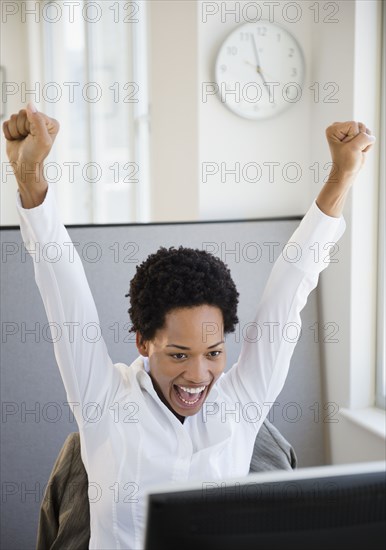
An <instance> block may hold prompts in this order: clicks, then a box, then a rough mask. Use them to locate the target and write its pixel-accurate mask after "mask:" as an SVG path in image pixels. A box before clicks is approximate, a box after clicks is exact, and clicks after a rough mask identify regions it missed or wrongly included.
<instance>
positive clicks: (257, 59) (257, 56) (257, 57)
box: [251, 33, 275, 103]
mask: <svg viewBox="0 0 386 550" xmlns="http://www.w3.org/2000/svg"><path fill="white" fill-rule="evenodd" d="M251 36H252V41H253V48H254V50H255V55H256V61H257V67H256V70H257V72H258V73H259V75H260V76H261V78H262V81H263V84H264V86H265V87H266V89H267V90H268V94H269V101H270V102H271V90H270V88H269V86H267V82H266V80H265V78H264V75H263V71H262V70H261V67H260V58H259V54H258V52H257V46H256V40H255V35H254V34H253V33H251ZM273 103H275V102H273Z"/></svg>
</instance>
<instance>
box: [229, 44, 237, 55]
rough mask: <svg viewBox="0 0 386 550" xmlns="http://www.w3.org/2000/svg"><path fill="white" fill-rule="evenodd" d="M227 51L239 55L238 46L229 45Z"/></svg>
mask: <svg viewBox="0 0 386 550" xmlns="http://www.w3.org/2000/svg"><path fill="white" fill-rule="evenodd" d="M227 53H228V55H237V48H236V46H228V47H227Z"/></svg>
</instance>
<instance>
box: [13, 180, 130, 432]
mask: <svg viewBox="0 0 386 550" xmlns="http://www.w3.org/2000/svg"><path fill="white" fill-rule="evenodd" d="M16 193H17V196H16V204H17V211H18V215H19V218H20V230H21V235H22V238H23V242H24V245H25V247H26V249H27V251H28V252H29V254H30V256H31V258H32V261H33V266H34V272H35V281H36V284H37V286H38V289H39V291H40V295H41V297H42V300H43V304H44V308H45V311H46V314H47V318H48V321H49V324H50V326H52V327H54V330H55V337H54V335H53V334H52V341H53V346H54V353H55V358H56V361H57V364H58V367H59V370H60V374H61V377H62V380H63V383H64V386H65V390H66V393H67V399H68V402H69V404H70V407H71V410H72V412H73V414H74V416H75V418H76V420H77V423H78V426H79V427H81V426H82V425H85V424H89V423H90V422H91V423H92V422H95V421H96V420H97V419H98V418H100V415H101V414H103V413H104V411H105V409H106V407H108V406H109V403H110V401H111V400H112V399H113V396H114V394H115V392H116V391H117V389H118V386H119V384H120V375H119V371H118V369H116V368H115V367H114V365H113V363H112V361H111V358H110V356H109V354H108V352H107V348H106V344H105V341H104V339H103V337H102V335H101V329H100V324H99V317H98V313H97V310H96V306H95V303H94V299H93V297H92V294H91V291H90V288H89V284H88V281H87V278H86V275H85V272H84V268H83V264H82V262H81V259H80V257H79V254H78V252H77V250H76V249H75V246H74V244H73V242H72V240H71V238H70V236H69V234H68V232H67V230H66V228H65V227H64V225H63V224H62V223H61V221H60V213H59V210H58V206H57V203H56V199H55V195H54V191H53V189H52V188H51V187H50V186H48V190H47V193H46V196H45V199H44V201H43V202H42V204H40V205H39V206H36V207H34V208H29V209H26V208H23V206H22V203H21V198H20V193H19V191H18V190H17V192H16ZM58 335H59V336H58ZM85 411H86V412H85Z"/></svg>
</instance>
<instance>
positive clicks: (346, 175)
mask: <svg viewBox="0 0 386 550" xmlns="http://www.w3.org/2000/svg"><path fill="white" fill-rule="evenodd" d="M326 137H327V141H328V145H329V147H330V151H331V158H332V162H333V166H332V170H331V173H330V175H329V177H328V180H327V181H326V183H325V184H324V186H323V188H322V190H321V191H320V193H319V195H318V196H317V197H316V204H317V206H318V207H319V208H320V209H321V210H322V212H324V213H325V214H327V215H328V216H333V217H339V216H340V215H341V214H342V211H343V207H344V204H345V201H346V197H347V194H348V192H349V190H350V187H351V186H352V184H353V182H354V180H355V178H356V176H357V175H358V172H359V171H360V169H361V168H362V166H363V164H364V162H365V160H366V153H367V152H368V151H369V150H370V148H371V146H372V145H373V144H374V142H375V136H372V135H371V131H370V130H369V129H368V128H366V125H365V124H363V123H362V122H355V121H348V122H334V123H333V124H331V126H329V127H328V128H327V129H326Z"/></svg>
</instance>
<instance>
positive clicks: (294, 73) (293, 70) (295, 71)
mask: <svg viewBox="0 0 386 550" xmlns="http://www.w3.org/2000/svg"><path fill="white" fill-rule="evenodd" d="M297 74H298V71H297V69H296V67H292V73H291V76H297Z"/></svg>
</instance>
